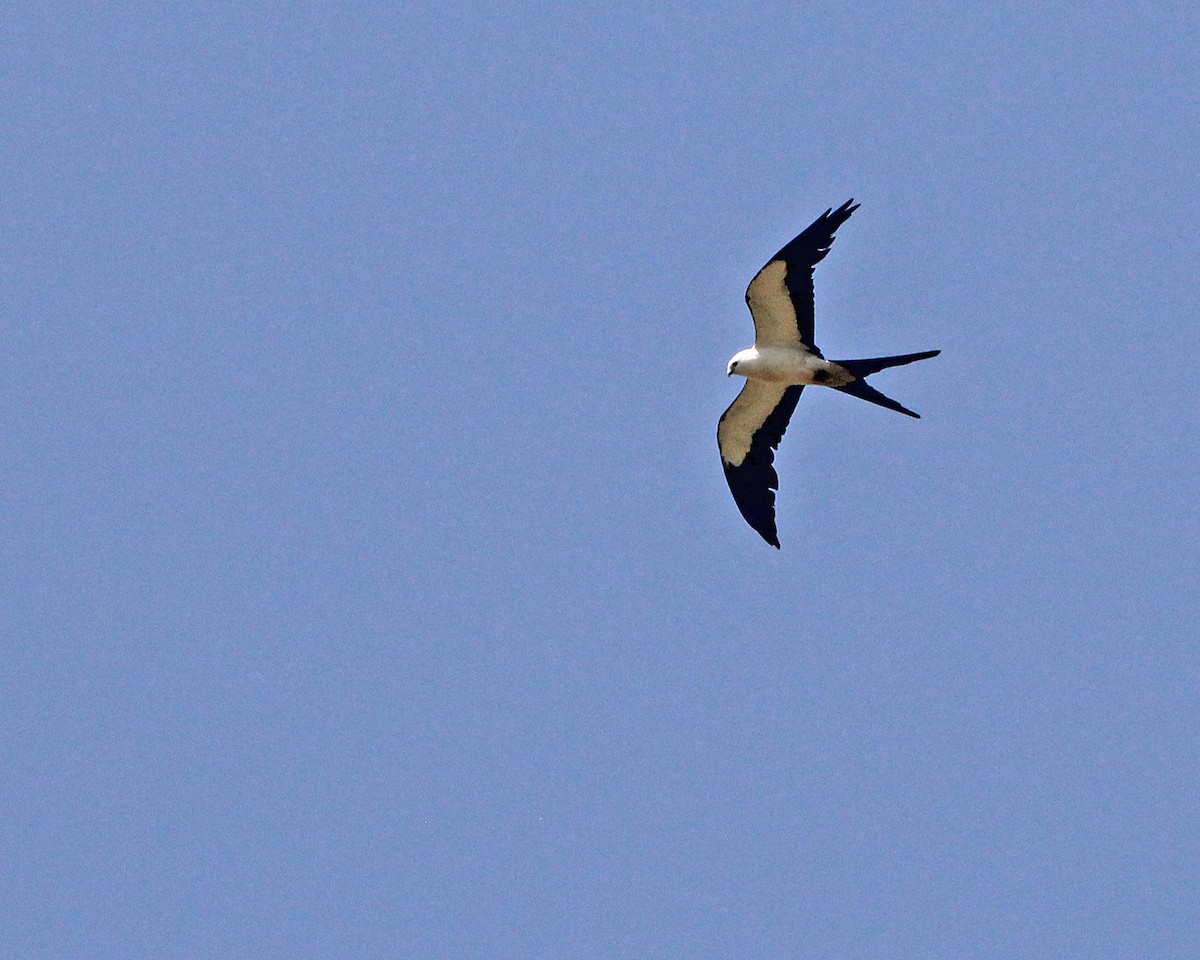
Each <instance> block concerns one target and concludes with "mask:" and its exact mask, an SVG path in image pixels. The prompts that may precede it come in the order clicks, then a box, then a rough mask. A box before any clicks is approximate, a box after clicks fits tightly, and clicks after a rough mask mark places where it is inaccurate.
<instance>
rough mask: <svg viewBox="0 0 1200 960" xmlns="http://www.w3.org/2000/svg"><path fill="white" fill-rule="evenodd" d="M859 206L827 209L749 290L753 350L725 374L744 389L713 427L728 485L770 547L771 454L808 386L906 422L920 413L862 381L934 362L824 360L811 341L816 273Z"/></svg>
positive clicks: (773, 537)
mask: <svg viewBox="0 0 1200 960" xmlns="http://www.w3.org/2000/svg"><path fill="white" fill-rule="evenodd" d="M857 209H858V207H857V205H856V204H855V203H854V201H853V200H848V201H847V202H846V203H844V204H842V206H841V207H839V208H838V209H837V210H832V209H830V210H826V211H825V212H824V213H823V214H822V215H821V216H819V217H818V218H817V219H816V220H815V221H813V223H812V224H811V225H810V226H809V227H808V228H807V229H806V230H804V231H803V232H802V233H800V234H799V235H798V236H797V237H795V239H793V240H792V241H791V242H790V243H788V244H787V245H786V246H784V247H783V249H782V250H780V251H779V252H778V253H777V254H775V256H774V257H772V258H771V259H770V260H769V261H767V264H766V266H764V267H763V268H762V269H761V270H759V271H758V273H757V274H755V276H754V279H753V280H751V281H750V286H749V287H748V288H747V289H746V304H747V305H748V306H749V307H750V314H751V316H752V317H753V318H754V346H752V347H749V348H747V349H745V350H741V351H739V352H738V353H736V354H734V355H733V357H732V358H731V359H730V361H729V365H728V367H727V368H726V372H727V373H728V374H729V375H730V376H732V375H733V374H735V373H736V374H737V375H738V376H742V377H745V378H746V385H745V386H744V387H743V388H742V392H741V393H739V394H738V396H737V399H736V400H734V401H733V403H732V404H730V406H729V409H728V410H726V411H725V413H724V414H723V415H722V417H721V421H720V423H719V424H718V425H717V444H718V446H719V447H720V450H721V463H722V466H723V467H724V469H725V479H726V480H727V481H728V482H729V489H730V491H731V492H732V493H733V499H734V502H735V503H737V506H738V509H739V510H740V511H741V513H742V516H743V517H745V519H746V522H747V523H749V524H750V526H751V527H753V528H754V529H755V530H757V531H758V533H759V534H760V535H761V536H762V538H763V539H764V540H766V541H767V543H769V544H771V545H772V546H773V547H778V546H779V537H778V535H777V534H776V531H775V493H774V491H775V490H777V489H778V488H779V478H778V475H777V474H776V473H775V468H774V466H773V463H774V460H775V448H776V447H777V446H779V441H780V440H781V439H782V438H783V434H784V431H785V430H786V429H787V425H788V421H789V420H790V419H791V416H792V412H793V411H794V410H795V408H796V403H797V401H798V400H799V399H800V394H801V392H802V391H803V390H804V388H805V387H807V386H825V387H832V388H833V389H835V390H840V391H841V392H843V393H848V394H850V395H851V396H856V397H860V398H862V399H863V400H868V401H870V402H871V403H875V404H878V405H879V406H881V407H887V408H888V409H889V410H895V411H897V412H899V413H903V414H906V415H908V416H910V417H916V416H917V414H915V413H913V412H912V411H911V410H909V409H907V408H905V407H903V406H901V405H900V404H899V403H897V402H896V401H895V400H892V399H891V398H890V397H885V396H884V395H883V394H882V393H880V392H879V391H878V390H875V389H874V388H873V387H871V386H869V385H868V384H867V382H866V378H867V377H868V376H870V375H871V374H873V373H878V372H879V371H880V370H884V369H886V368H888V367H897V366H901V365H903V364H906V363H912V362H914V361H916V360H925V359H927V358H929V357H935V356H937V354H938V353H939V351H937V350H927V351H925V352H923V353H910V354H904V355H903V356H896V357H876V358H873V359H869V360H826V359H825V357H824V356H823V355H822V354H821V351H820V350H819V349H818V348H817V345H816V344H815V343H814V342H813V287H812V278H813V268H814V267H816V265H817V264H818V263H820V262H821V260H822V259H824V257H825V255H826V254H827V253H828V252H829V248H830V246H831V245H832V243H833V234H834V231H835V230H837V228H838V227H840V226H841V225H842V224H843V223H845V222H846V220H847V219H849V217H850V214H852V213H853V212H854V211H855V210H857Z"/></svg>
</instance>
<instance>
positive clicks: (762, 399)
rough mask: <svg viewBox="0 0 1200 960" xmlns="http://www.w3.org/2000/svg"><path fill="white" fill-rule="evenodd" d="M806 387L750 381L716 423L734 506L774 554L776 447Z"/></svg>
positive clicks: (775, 537)
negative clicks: (772, 548)
mask: <svg viewBox="0 0 1200 960" xmlns="http://www.w3.org/2000/svg"><path fill="white" fill-rule="evenodd" d="M803 389H804V387H802V386H790V387H789V386H787V385H785V384H778V383H769V382H767V381H763V380H747V381H746V385H745V386H744V387H742V392H741V393H739V394H738V395H737V399H736V400H734V401H733V403H731V404H730V405H729V409H728V410H726V411H725V412H724V413H723V414H722V415H721V421H720V423H718V424H717V446H718V447H719V448H720V450H721V466H723V467H724V468H725V480H726V481H727V482H728V483H729V490H730V492H731V493H732V494H733V499H734V502H735V503H736V504H737V506H738V510H740V511H741V513H742V516H743V517H745V518H746V522H747V523H748V524H750V526H751V527H753V528H754V529H755V530H757V531H758V533H759V535H760V536H761V537H762V538H763V539H764V540H766V541H767V543H769V544H770V545H771V546H773V547H775V548H776V549H778V548H779V536H778V534H777V533H776V531H775V491H776V490H778V489H779V475H778V474H777V473H776V472H775V467H774V462H775V448H776V447H778V446H779V441H780V440H781V439H782V438H783V433H784V431H785V430H787V425H788V421H789V420H790V419H791V417H792V412H793V411H794V410H795V409H796V401H798V400H799V399H800V392H801V391H802V390H803Z"/></svg>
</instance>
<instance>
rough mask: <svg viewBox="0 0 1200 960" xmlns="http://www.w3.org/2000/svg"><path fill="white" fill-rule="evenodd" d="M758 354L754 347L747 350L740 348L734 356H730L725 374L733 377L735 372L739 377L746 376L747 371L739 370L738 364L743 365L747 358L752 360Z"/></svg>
mask: <svg viewBox="0 0 1200 960" xmlns="http://www.w3.org/2000/svg"><path fill="white" fill-rule="evenodd" d="M757 356H758V352H757V351H756V350H755V349H754V348H753V347H750V348H748V349H746V350H739V351H738V352H737V353H735V354H734V355H733V356H732V357H730V358H729V365H728V366H727V367H726V368H725V376H727V377H732V376H733V375H734V374H735V373H736V374H737V375H738V376H739V377H744V376H746V374H745V373H742V372H739V370H738V366H739V365H741V364H742V363H743V362H745V361H746V360H752V359H754V358H755V357H757Z"/></svg>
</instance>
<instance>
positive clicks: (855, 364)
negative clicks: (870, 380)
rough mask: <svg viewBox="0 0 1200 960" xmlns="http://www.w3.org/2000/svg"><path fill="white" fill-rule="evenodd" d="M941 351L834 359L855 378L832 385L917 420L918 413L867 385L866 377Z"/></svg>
mask: <svg viewBox="0 0 1200 960" xmlns="http://www.w3.org/2000/svg"><path fill="white" fill-rule="evenodd" d="M941 352H942V351H941V350H926V351H925V352H924V353H906V354H904V355H903V356H899V357H872V358H871V359H869V360H835V361H834V363H836V364H837V365H838V366H840V367H845V368H846V369H847V370H849V371H850V372H851V373H852V374H854V376H855V377H856V378H857V379H855V380H851V381H850V382H849V383H847V384H845V385H844V386H841V387H834V389H835V390H841V391H842V393H848V394H850V396H852V397H858V398H859V399H861V400H866V401H868V402H869V403H876V404H878V405H879V406H881V407H887V408H888V409H889V410H895V411H896V412H897V413H903V414H905V415H906V416H909V417H916V418H917V419H918V420H919V419H920V418H921V415H920V414H919V413H913V412H912V411H911V410H909V409H908V408H907V407H904V406H901V405H900V404H899V403H897V402H896V401H895V400H893V399H892V398H891V397H885V396H884V395H883V394H882V393H880V392H879V391H878V390H876V389H875V388H874V387H872V386H869V385H868V384H867V381H866V378H867V377H869V376H870V375H871V374H873V373H878V372H879V371H880V370H886V369H887V368H888V367H902V366H904V364H906V363H915V362H916V361H918V360H928V359H929V358H930V357H936V356H937V355H938V354H939V353H941Z"/></svg>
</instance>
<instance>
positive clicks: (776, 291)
mask: <svg viewBox="0 0 1200 960" xmlns="http://www.w3.org/2000/svg"><path fill="white" fill-rule="evenodd" d="M857 209H858V204H856V203H855V202H854V201H853V200H852V199H851V200H847V201H846V202H845V203H843V204H842V205H841V206H840V207H838V208H837V209H836V210H833V209H830V210H826V211H825V212H824V213H823V214H821V215H820V216H819V217H817V219H816V220H814V221H813V222H812V223H811V224H810V225H809V226H808V227H807V228H805V230H804V231H803V232H802V233H801V234H800V235H799V236H797V237H796V238H795V239H793V240H792V241H791V243H788V244H787V245H786V246H784V248H783V249H782V250H780V251H779V252H778V253H777V254H775V256H773V257H772V258H771V259H770V260H768V261H767V263H766V265H765V266H764V267H763V268H762V269H761V270H759V271H758V273H756V274H755V275H754V279H753V280H751V281H750V286H748V287H747V288H746V304H747V306H749V307H750V315H751V316H752V317H754V334H755V338H754V343H755V346H770V345H787V346H795V345H796V343H797V342H799V343H801V344H803V345H804V346H806V347H808V348H809V349H810V350H812V351H813V352H815V353H817V354H820V351H819V350H817V347H816V344H814V343H813V269H814V268H815V267H816V265H817V264H818V263H820V262H821V261H822V260H824V259H825V254H827V253H829V248H830V246H832V245H833V234H834V231H836V230H837V228H838V227H840V226H841V225H842V224H843V223H845V222H846V221H847V220H849V219H850V214H852V213H853V212H854V211H855V210H857Z"/></svg>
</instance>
